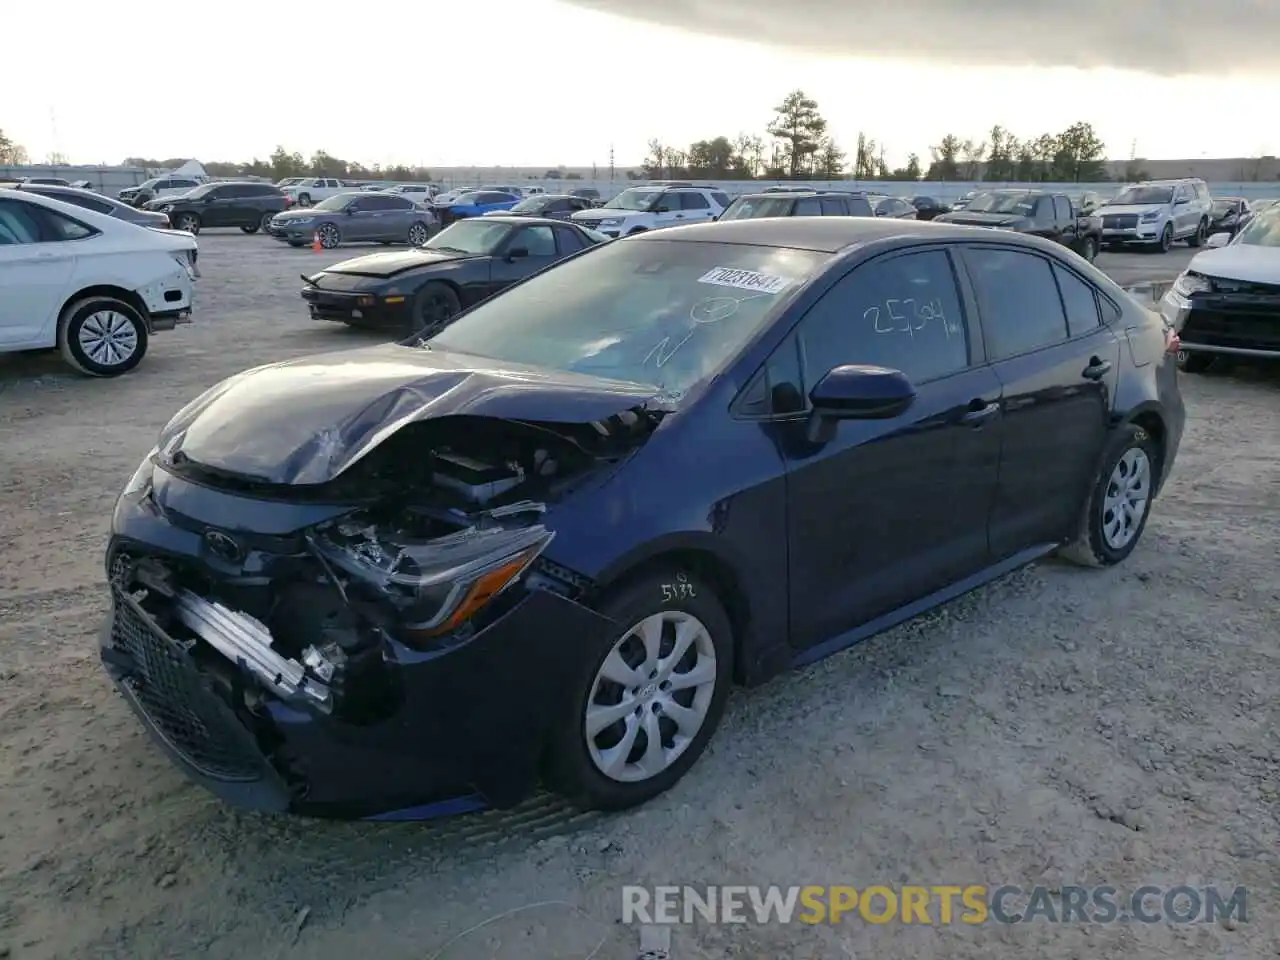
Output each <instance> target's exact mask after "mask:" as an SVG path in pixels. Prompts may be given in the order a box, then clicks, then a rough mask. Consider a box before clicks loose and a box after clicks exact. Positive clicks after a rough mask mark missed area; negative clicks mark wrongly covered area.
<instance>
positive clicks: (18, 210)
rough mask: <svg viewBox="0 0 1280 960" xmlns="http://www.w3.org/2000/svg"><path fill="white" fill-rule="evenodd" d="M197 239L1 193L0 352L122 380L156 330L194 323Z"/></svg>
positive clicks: (39, 198)
mask: <svg viewBox="0 0 1280 960" xmlns="http://www.w3.org/2000/svg"><path fill="white" fill-rule="evenodd" d="M196 258H197V247H196V241H195V238H194V237H192V236H191V235H190V234H188V233H181V232H179V231H176V230H160V229H155V228H149V227H140V226H137V225H136V224H132V223H127V222H125V221H123V220H117V219H116V218H114V217H110V216H107V215H105V214H101V213H97V212H95V211H93V210H86V209H84V208H82V207H76V206H72V205H70V204H66V203H62V202H61V201H59V200H53V199H49V198H47V197H42V196H38V195H35V194H32V193H28V192H26V191H21V192H20V191H17V190H3V189H0V353H10V352H14V351H19V350H44V349H50V348H53V347H57V348H59V349H60V350H61V351H62V355H63V357H64V358H66V360H67V362H68V363H70V364H71V365H72V366H73V367H75V368H76V369H77V370H79V371H81V372H82V373H86V374H89V375H91V376H97V377H113V376H118V375H120V374H122V373H127V372H128V371H130V370H132V369H133V368H134V367H136V366H137V365H138V364H139V362H141V360H142V358H143V356H144V355H145V354H146V352H147V342H148V340H149V338H150V335H151V334H152V333H155V332H156V331H158V330H172V329H173V328H174V327H175V326H176V325H177V324H179V323H190V322H191V301H192V293H193V283H192V281H193V280H194V279H195V278H196V277H197V276H198V275H199V270H198V267H197V265H196Z"/></svg>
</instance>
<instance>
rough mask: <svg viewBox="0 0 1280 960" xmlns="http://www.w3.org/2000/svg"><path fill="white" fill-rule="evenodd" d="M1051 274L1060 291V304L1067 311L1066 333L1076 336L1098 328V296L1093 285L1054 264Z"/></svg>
mask: <svg viewBox="0 0 1280 960" xmlns="http://www.w3.org/2000/svg"><path fill="white" fill-rule="evenodd" d="M1053 275H1054V276H1055V277H1057V278H1058V290H1059V291H1061V293H1062V305H1063V307H1065V308H1066V311H1067V334H1068V335H1069V336H1072V337H1078V336H1080V335H1081V334H1084V333H1089V332H1090V331H1092V330H1097V329H1098V297H1097V295H1096V294H1095V293H1094V292H1093V287H1091V286H1090V285H1089V284H1087V283H1085V282H1084V281H1083V280H1081V279H1080V278H1079V277H1077V276H1076V275H1075V274H1074V273H1072V272H1071V271H1070V270H1067V269H1066V268H1065V267H1061V266H1058V265H1057V264H1054V266H1053Z"/></svg>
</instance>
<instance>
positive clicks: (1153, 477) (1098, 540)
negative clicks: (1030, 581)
mask: <svg viewBox="0 0 1280 960" xmlns="http://www.w3.org/2000/svg"><path fill="white" fill-rule="evenodd" d="M1159 471H1160V448H1159V445H1158V444H1157V443H1156V442H1155V439H1154V438H1153V437H1152V436H1151V434H1149V433H1147V431H1146V430H1144V429H1143V428H1142V427H1140V426H1138V425H1137V424H1133V423H1126V424H1123V425H1121V426H1119V427H1117V428H1116V429H1115V431H1114V432H1113V433H1112V436H1111V439H1110V441H1108V443H1107V446H1106V449H1105V451H1104V452H1103V456H1102V464H1101V468H1100V469H1099V471H1098V474H1097V476H1096V478H1095V480H1094V483H1093V486H1092V488H1091V489H1090V491H1089V496H1088V499H1087V501H1086V502H1085V507H1084V513H1083V514H1082V516H1081V518H1080V526H1079V529H1078V530H1077V532H1076V538H1075V540H1074V541H1073V542H1072V543H1071V544H1069V545H1068V546H1066V547H1064V548H1063V549H1062V550H1061V555H1062V556H1063V557H1064V558H1065V559H1067V560H1070V561H1072V562H1074V563H1078V564H1081V565H1082V566H1087V567H1109V566H1113V565H1115V564H1117V563H1119V562H1120V561H1122V560H1124V559H1125V558H1126V557H1127V556H1129V554H1131V553H1132V552H1133V549H1134V547H1136V546H1137V545H1138V541H1139V540H1140V539H1141V538H1142V532H1143V530H1145V529H1146V526H1147V517H1148V516H1150V514H1151V500H1152V497H1154V496H1155V488H1156V481H1157V478H1158V477H1159V475H1160V474H1159Z"/></svg>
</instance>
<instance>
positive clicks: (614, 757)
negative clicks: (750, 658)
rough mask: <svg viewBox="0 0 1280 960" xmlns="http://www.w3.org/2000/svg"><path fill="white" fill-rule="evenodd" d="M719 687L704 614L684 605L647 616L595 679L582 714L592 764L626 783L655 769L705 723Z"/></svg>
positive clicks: (664, 765) (670, 760)
mask: <svg viewBox="0 0 1280 960" xmlns="http://www.w3.org/2000/svg"><path fill="white" fill-rule="evenodd" d="M715 688H716V659H715V645H714V643H713V642H712V640H711V634H710V632H709V631H708V630H707V628H706V626H705V625H703V623H702V621H700V620H699V619H698V618H697V617H695V616H693V615H692V614H689V613H685V612H683V611H680V610H664V611H663V612H661V613H655V614H652V615H651V616H648V617H645V618H644V619H643V620H641V621H640V622H639V623H637V624H635V625H634V626H633V627H631V629H629V630H628V631H627V632H626V633H624V634H623V635H622V637H621V639H619V640H618V641H617V642H616V643H615V644H614V645H613V649H612V650H610V651H609V654H608V656H606V657H605V658H604V662H603V663H601V665H600V668H599V669H598V670H597V672H596V677H595V680H594V682H593V683H592V687H591V692H590V695H589V696H588V698H587V709H586V715H585V717H584V718H583V721H584V722H583V733H584V734H585V736H586V740H587V750H588V753H589V754H590V756H591V760H592V763H594V764H595V767H596V769H597V770H599V771H600V772H601V773H603V774H604V775H605V776H606V777H608V778H610V779H611V780H617V781H621V782H624V783H637V782H640V781H644V780H648V779H650V778H651V777H654V776H657V775H658V774H660V773H661V772H662V771H664V770H666V769H667V768H668V767H670V766H671V765H672V764H673V763H675V762H676V760H677V759H678V758H679V757H680V755H681V754H683V753H684V752H685V750H686V749H688V747H689V744H690V743H692V742H693V740H694V738H695V737H696V736H697V735H698V731H699V730H701V729H702V725H703V723H704V721H705V720H706V717H707V712H708V710H709V709H710V707H711V701H712V699H713V697H714V694H715Z"/></svg>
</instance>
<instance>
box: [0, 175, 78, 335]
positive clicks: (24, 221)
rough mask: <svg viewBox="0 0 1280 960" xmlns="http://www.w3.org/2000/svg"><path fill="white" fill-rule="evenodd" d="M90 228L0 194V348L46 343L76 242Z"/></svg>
mask: <svg viewBox="0 0 1280 960" xmlns="http://www.w3.org/2000/svg"><path fill="white" fill-rule="evenodd" d="M94 233H95V231H93V230H92V229H90V228H88V227H86V226H85V225H84V224H81V223H79V222H78V221H75V220H72V219H71V218H69V217H63V216H62V215H61V214H57V213H54V212H53V211H50V210H47V209H45V208H43V207H40V206H38V205H36V204H34V203H26V202H24V201H22V200H9V199H0V347H6V348H9V349H18V348H24V347H37V346H52V345H53V337H52V333H51V327H52V324H53V323H54V321H55V320H56V319H57V312H58V310H59V309H61V307H62V301H63V299H64V298H65V297H66V296H67V295H68V294H69V293H70V290H69V286H70V283H71V278H72V276H73V275H74V273H75V264H76V260H75V258H76V243H75V241H77V240H84V239H87V238H88V237H91V236H92V235H93V234H94Z"/></svg>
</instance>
